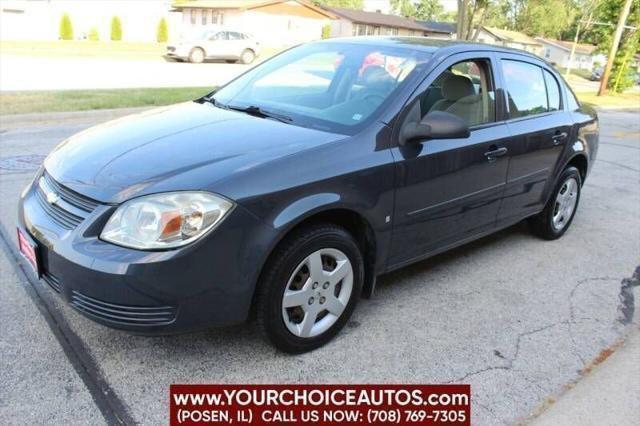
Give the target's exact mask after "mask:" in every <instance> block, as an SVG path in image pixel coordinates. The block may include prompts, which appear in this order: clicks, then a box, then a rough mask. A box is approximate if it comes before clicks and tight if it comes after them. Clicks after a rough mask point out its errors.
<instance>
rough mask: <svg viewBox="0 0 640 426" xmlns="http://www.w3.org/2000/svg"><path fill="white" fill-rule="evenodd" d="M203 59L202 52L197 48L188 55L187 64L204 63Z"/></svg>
mask: <svg viewBox="0 0 640 426" xmlns="http://www.w3.org/2000/svg"><path fill="white" fill-rule="evenodd" d="M204 58H205V55H204V50H202V49H200V48H199V47H196V48H194V49H192V50H191V53H189V62H191V63H192V64H201V63H203V62H204Z"/></svg>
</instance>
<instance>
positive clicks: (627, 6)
mask: <svg viewBox="0 0 640 426" xmlns="http://www.w3.org/2000/svg"><path fill="white" fill-rule="evenodd" d="M632 1H633V0H626V1H625V2H624V6H622V11H621V12H620V18H618V25H617V26H616V32H615V33H614V34H613V42H612V43H611V49H610V50H609V57H608V58H607V67H606V68H605V69H604V73H602V78H601V80H600V90H598V96H602V95H606V94H607V82H608V81H609V74H611V68H613V61H614V60H615V56H616V53H617V52H618V45H619V44H620V38H622V31H624V27H625V23H626V22H627V17H628V16H629V11H630V10H631V2H632Z"/></svg>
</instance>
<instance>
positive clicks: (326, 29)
mask: <svg viewBox="0 0 640 426" xmlns="http://www.w3.org/2000/svg"><path fill="white" fill-rule="evenodd" d="M329 37H331V24H327V25H324V26H323V27H322V39H323V40H324V39H327V38H329Z"/></svg>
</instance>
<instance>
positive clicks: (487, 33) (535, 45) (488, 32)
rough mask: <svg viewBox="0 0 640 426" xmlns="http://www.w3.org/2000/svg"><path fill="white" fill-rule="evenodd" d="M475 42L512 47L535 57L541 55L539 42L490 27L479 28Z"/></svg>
mask: <svg viewBox="0 0 640 426" xmlns="http://www.w3.org/2000/svg"><path fill="white" fill-rule="evenodd" d="M476 41H478V42H480V43H488V44H496V45H498V46H504V47H512V48H514V49H522V50H526V51H527V52H531V53H535V54H537V55H540V54H541V53H542V44H541V43H540V42H538V41H537V40H536V39H534V38H533V37H529V36H528V35H526V34H523V33H519V32H517V31H510V30H501V29H499V28H492V27H480V31H479V33H478V38H477V39H476Z"/></svg>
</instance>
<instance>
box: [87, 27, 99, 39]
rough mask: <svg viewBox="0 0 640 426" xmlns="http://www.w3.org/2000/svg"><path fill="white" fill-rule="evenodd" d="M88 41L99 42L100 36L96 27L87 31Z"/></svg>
mask: <svg viewBox="0 0 640 426" xmlns="http://www.w3.org/2000/svg"><path fill="white" fill-rule="evenodd" d="M89 40H91V41H98V40H100V34H99V33H98V29H97V28H96V27H91V29H90V30H89Z"/></svg>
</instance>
